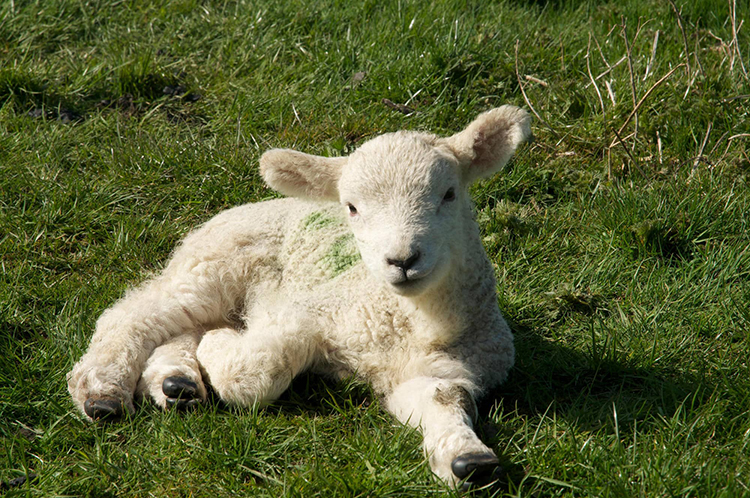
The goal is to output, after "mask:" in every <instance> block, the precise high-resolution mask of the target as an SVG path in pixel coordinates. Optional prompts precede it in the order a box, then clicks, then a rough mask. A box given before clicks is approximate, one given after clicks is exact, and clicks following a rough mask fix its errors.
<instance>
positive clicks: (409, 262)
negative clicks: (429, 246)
mask: <svg viewBox="0 0 750 498" xmlns="http://www.w3.org/2000/svg"><path fill="white" fill-rule="evenodd" d="M419 256H420V253H419V251H416V252H415V253H414V254H412V255H411V256H409V257H408V258H406V259H393V258H386V259H385V260H386V262H387V263H388V264H389V265H391V266H395V267H396V268H400V269H401V270H404V271H406V270H408V269H409V268H411V267H412V266H414V264H415V263H416V262H417V260H418V259H419Z"/></svg>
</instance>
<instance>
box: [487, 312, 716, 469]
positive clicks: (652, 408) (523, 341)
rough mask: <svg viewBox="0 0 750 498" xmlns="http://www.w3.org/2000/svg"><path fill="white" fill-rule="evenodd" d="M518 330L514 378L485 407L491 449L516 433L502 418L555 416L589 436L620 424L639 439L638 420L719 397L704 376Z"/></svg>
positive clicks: (506, 459)
mask: <svg viewBox="0 0 750 498" xmlns="http://www.w3.org/2000/svg"><path fill="white" fill-rule="evenodd" d="M513 328H514V335H515V344H516V365H515V367H514V368H513V369H512V371H511V373H510V375H509V378H508V380H507V381H506V382H505V383H504V384H503V385H502V386H500V387H499V388H497V389H495V390H493V391H492V392H490V393H489V394H488V395H487V396H485V398H484V399H482V400H481V401H480V404H479V413H480V423H479V427H478V428H479V432H480V435H481V436H482V438H483V439H484V440H485V442H487V443H488V444H490V445H491V446H497V445H498V443H499V442H500V441H501V440H502V439H503V438H504V436H510V434H508V432H512V429H509V428H507V427H503V426H502V424H496V423H495V422H494V421H493V418H495V415H496V414H497V413H503V414H512V415H511V417H513V416H516V415H517V416H519V417H521V418H524V419H527V420H529V421H531V419H541V418H542V417H544V416H545V414H547V415H548V416H550V415H551V414H552V413H554V416H555V417H557V418H558V419H564V420H565V422H566V423H567V424H572V425H575V426H576V427H578V428H580V429H581V430H582V431H584V432H596V431H599V430H602V429H603V428H606V427H611V428H612V430H613V431H614V424H615V423H616V424H617V433H619V435H620V437H621V438H622V439H625V438H628V437H632V433H633V431H634V430H635V428H636V425H637V423H638V421H642V420H646V419H650V418H652V417H655V416H660V417H665V418H669V417H671V416H673V415H674V414H675V413H677V412H678V411H679V410H681V409H684V410H696V409H699V407H700V405H701V404H703V403H704V402H706V400H707V399H708V398H709V397H710V393H711V392H712V388H711V386H708V385H706V382H705V381H704V380H703V379H699V378H697V377H694V376H690V375H686V374H684V373H682V372H678V371H677V370H676V369H673V370H669V367H666V368H661V369H659V368H643V367H638V366H634V365H633V364H629V361H628V360H627V359H623V358H616V356H617V355H616V354H611V351H610V350H607V347H606V345H601V346H599V348H598V349H597V348H596V347H593V345H592V347H591V349H590V350H589V351H585V352H580V351H578V350H574V349H572V348H570V347H567V346H565V345H562V344H560V343H557V342H553V341H551V340H548V339H545V338H543V337H540V335H539V334H537V333H535V332H534V331H532V330H529V329H524V328H523V327H519V326H514V327H513ZM592 342H593V341H592ZM631 363H632V362H631ZM686 400H689V403H686ZM615 411H616V414H617V415H616V422H615ZM533 423H534V422H532V425H533ZM638 427H640V426H638ZM500 459H501V463H502V464H503V466H504V468H505V470H506V476H507V480H508V481H510V482H512V483H515V484H518V483H520V481H521V480H522V479H524V477H525V474H526V472H525V470H524V469H523V468H522V467H521V466H520V465H517V464H514V463H513V462H512V455H500Z"/></svg>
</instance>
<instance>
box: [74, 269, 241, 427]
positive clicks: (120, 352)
mask: <svg viewBox="0 0 750 498" xmlns="http://www.w3.org/2000/svg"><path fill="white" fill-rule="evenodd" d="M214 273H215V272H212V271H211V268H210V265H209V264H203V265H198V266H197V267H196V268H194V269H193V271H188V272H184V273H179V274H176V275H173V276H167V275H163V276H161V277H158V278H156V279H154V280H151V281H150V282H148V283H146V284H145V285H144V286H143V287H141V288H139V289H136V290H133V291H131V292H129V293H128V294H127V295H126V296H125V297H124V298H123V299H121V300H120V301H118V302H117V303H116V304H115V305H114V306H113V307H112V308H110V309H109V310H107V311H106V312H104V314H103V315H102V316H101V317H100V318H99V320H98V321H97V323H96V331H95V332H94V335H93V337H92V339H91V344H90V345H89V348H88V351H87V352H86V354H85V355H83V357H82V358H81V359H80V360H79V361H78V363H76V365H75V366H74V367H73V370H72V371H71V372H70V373H69V374H68V390H69V391H70V394H71V395H72V397H73V401H74V402H75V404H76V406H77V407H78V408H79V409H80V410H81V411H82V412H83V413H84V414H85V415H87V416H88V417H90V418H92V419H99V418H105V417H106V418H115V417H118V416H120V415H122V413H123V412H124V411H129V412H131V413H132V412H133V394H134V392H135V389H136V385H137V382H138V379H139V378H140V376H141V373H142V372H143V370H144V366H145V364H146V360H147V359H148V358H149V356H150V355H151V353H152V352H153V351H154V349H155V348H156V347H157V346H159V345H161V344H162V343H164V342H166V341H168V340H169V339H171V338H172V337H175V336H179V335H181V334H184V333H186V332H189V333H193V332H195V330H196V328H198V327H200V326H201V324H206V323H212V322H214V323H215V322H217V321H219V320H221V317H222V315H223V313H224V312H225V310H227V309H230V308H231V306H232V304H231V303H229V302H226V301H227V300H228V299H229V296H228V295H227V293H226V292H221V291H220V290H217V283H216V282H215V281H214V280H215V279H214V280H212V278H211V275H213V274H214Z"/></svg>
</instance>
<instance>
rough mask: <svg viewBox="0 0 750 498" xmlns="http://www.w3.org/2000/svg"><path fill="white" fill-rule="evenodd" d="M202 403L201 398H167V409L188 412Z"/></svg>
mask: <svg viewBox="0 0 750 498" xmlns="http://www.w3.org/2000/svg"><path fill="white" fill-rule="evenodd" d="M200 404H201V400H199V399H179V398H167V409H169V410H177V411H180V412H186V411H188V410H192V409H194V408H196V407H197V406H198V405H200Z"/></svg>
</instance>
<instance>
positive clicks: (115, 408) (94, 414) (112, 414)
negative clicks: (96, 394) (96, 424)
mask: <svg viewBox="0 0 750 498" xmlns="http://www.w3.org/2000/svg"><path fill="white" fill-rule="evenodd" d="M83 411H85V412H86V415H88V416H89V417H91V418H92V419H93V420H97V421H102V422H112V421H115V420H118V419H119V418H121V417H122V415H123V413H125V407H124V406H123V404H122V401H121V400H119V399H117V398H110V397H103V398H89V399H87V400H86V401H85V402H84V403H83Z"/></svg>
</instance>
